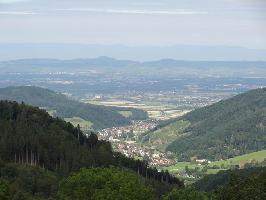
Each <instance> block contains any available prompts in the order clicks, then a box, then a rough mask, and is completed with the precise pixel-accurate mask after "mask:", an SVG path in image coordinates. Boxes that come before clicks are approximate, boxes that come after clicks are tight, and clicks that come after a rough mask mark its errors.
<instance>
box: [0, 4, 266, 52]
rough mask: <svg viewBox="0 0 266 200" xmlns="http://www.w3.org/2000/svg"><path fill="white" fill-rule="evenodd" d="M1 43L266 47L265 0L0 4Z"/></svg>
mask: <svg viewBox="0 0 266 200" xmlns="http://www.w3.org/2000/svg"><path fill="white" fill-rule="evenodd" d="M0 43H78V44H107V45H110V44H122V45H129V46H139V45H152V46H158V45H159V46H171V45H177V44H187V45H213V46H216V45H224V46H241V47H247V48H251V49H266V1H265V0H0Z"/></svg>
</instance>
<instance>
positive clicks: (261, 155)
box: [211, 150, 266, 166]
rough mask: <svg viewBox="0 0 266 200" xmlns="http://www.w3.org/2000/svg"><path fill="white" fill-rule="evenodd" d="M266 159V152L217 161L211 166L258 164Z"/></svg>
mask: <svg viewBox="0 0 266 200" xmlns="http://www.w3.org/2000/svg"><path fill="white" fill-rule="evenodd" d="M264 159H266V150H262V151H257V152H254V153H249V154H244V155H242V156H236V157H234V158H230V159H227V160H221V161H215V162H213V163H211V166H213V165H218V166H220V165H222V164H223V165H225V166H230V165H238V164H245V163H250V162H251V161H252V160H255V161H257V162H262V161H263V160H264Z"/></svg>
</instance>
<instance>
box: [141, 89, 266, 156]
mask: <svg viewBox="0 0 266 200" xmlns="http://www.w3.org/2000/svg"><path fill="white" fill-rule="evenodd" d="M180 120H182V121H184V122H187V124H189V126H188V127H185V128H184V129H183V130H182V129H181V128H179V130H173V129H171V130H170V131H169V129H168V128H167V127H163V129H164V130H166V131H165V132H164V133H163V134H161V137H166V136H167V135H169V134H171V135H173V132H174V133H175V134H176V138H175V140H174V141H170V142H171V143H170V144H169V145H168V146H167V148H166V151H172V152H175V153H176V154H177V156H178V157H179V158H180V159H182V160H190V159H191V158H192V157H198V158H207V159H212V160H218V159H225V158H230V157H233V156H237V155H242V154H245V153H249V152H254V151H259V150H262V149H265V148H266V89H257V90H252V91H249V92H247V93H244V94H240V95H238V96H235V97H233V98H231V99H228V100H223V101H220V102H218V103H216V104H213V105H211V106H208V107H205V108H201V109H197V110H195V111H192V112H190V113H188V114H186V115H185V116H183V117H181V118H180V119H179V121H180ZM173 123H174V124H177V123H179V122H178V121H177V122H173ZM168 126H172V127H175V126H173V124H170V125H168ZM180 130H181V131H180ZM156 133H158V130H157V132H152V133H150V134H149V135H148V136H146V137H149V138H152V135H153V134H156ZM146 141H147V139H146ZM168 142H169V141H168Z"/></svg>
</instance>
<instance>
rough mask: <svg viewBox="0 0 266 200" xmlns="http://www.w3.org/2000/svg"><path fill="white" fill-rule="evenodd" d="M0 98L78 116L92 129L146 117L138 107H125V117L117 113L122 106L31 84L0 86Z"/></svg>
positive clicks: (123, 123) (118, 124)
mask: <svg viewBox="0 0 266 200" xmlns="http://www.w3.org/2000/svg"><path fill="white" fill-rule="evenodd" d="M0 100H12V101H17V102H24V103H26V104H30V105H33V106H38V107H44V108H46V109H47V110H52V111H53V114H55V116H58V117H61V118H73V117H79V118H81V119H83V120H84V121H88V122H89V123H91V124H92V128H94V129H103V128H108V127H113V126H122V125H127V124H130V123H131V120H132V119H135V120H141V119H146V118H147V114H146V112H144V111H142V110H139V109H133V108H127V111H131V113H132V115H131V116H130V117H125V116H123V115H121V114H120V113H119V112H121V111H124V110H125V109H124V108H116V107H105V106H98V105H92V104H85V103H81V102H78V101H74V100H71V99H69V98H67V97H66V96H65V95H62V94H59V93H55V92H53V91H51V90H48V89H44V88H39V87H31V86H22V87H7V88H0Z"/></svg>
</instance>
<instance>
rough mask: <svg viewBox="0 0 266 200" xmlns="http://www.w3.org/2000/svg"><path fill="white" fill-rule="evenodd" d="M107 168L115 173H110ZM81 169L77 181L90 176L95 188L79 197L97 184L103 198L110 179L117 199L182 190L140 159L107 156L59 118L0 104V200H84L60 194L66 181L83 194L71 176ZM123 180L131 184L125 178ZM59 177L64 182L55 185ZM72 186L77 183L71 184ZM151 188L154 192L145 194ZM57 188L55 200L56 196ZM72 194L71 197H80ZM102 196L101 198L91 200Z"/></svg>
mask: <svg viewBox="0 0 266 200" xmlns="http://www.w3.org/2000/svg"><path fill="white" fill-rule="evenodd" d="M112 167H115V168H116V169H113V170H112ZM81 168H89V169H88V171H87V170H82V171H81V175H80V176H81V178H82V177H84V176H83V173H82V172H84V175H86V176H90V174H91V173H93V174H94V175H93V176H94V177H92V179H93V181H95V184H93V185H90V186H91V190H89V191H88V193H86V194H83V195H88V196H90V195H91V194H93V191H92V190H95V191H94V192H96V191H97V190H99V189H100V188H101V187H102V186H103V185H102V184H101V183H102V182H103V183H105V184H106V185H105V189H104V191H105V192H106V193H105V195H107V196H108V194H109V189H112V187H113V186H110V183H111V182H112V181H113V182H112V183H113V184H115V185H114V187H116V186H117V187H116V188H118V191H116V190H114V191H115V192H116V193H115V194H114V195H118V193H119V192H120V194H121V195H122V196H123V195H127V194H128V193H130V194H131V195H134V194H135V195H138V191H139V192H142V194H146V195H148V196H157V197H160V196H161V195H162V194H164V193H165V192H168V191H169V190H170V189H172V188H173V187H181V186H182V182H180V181H179V180H178V179H177V178H175V177H173V176H171V175H170V174H169V173H168V172H163V171H162V172H158V171H157V170H156V169H155V168H149V167H148V165H147V163H146V162H144V161H139V160H134V159H130V158H126V157H125V156H123V155H122V154H120V153H115V152H113V151H112V148H111V144H110V143H109V142H107V141H102V140H98V138H97V136H96V135H95V134H93V133H91V134H90V135H89V136H88V135H85V134H83V132H82V131H81V130H79V128H75V127H73V125H71V124H70V123H67V122H65V121H63V120H61V119H59V118H53V117H51V116H50V115H49V114H48V113H47V112H44V111H43V110H40V109H39V108H37V107H32V106H28V105H25V104H18V103H16V102H9V101H0V199H1V200H2V199H3V200H5V199H7V200H18V199H19V200H31V199H32V200H33V199H34V200H36V199H38V200H40V199H50V198H51V199H60V198H61V197H62V199H64V200H65V199H84V200H85V199H90V198H89V197H88V198H86V197H84V198H77V196H75V197H73V198H72V196H69V195H71V194H72V193H66V190H65V189H64V188H68V186H67V184H68V183H69V184H70V182H69V180H71V181H73V182H72V183H73V184H74V185H75V186H76V187H77V189H78V191H83V189H84V187H83V185H82V184H83V183H86V184H88V180H87V182H84V181H85V180H79V179H76V178H75V177H80V176H78V175H77V176H75V175H74V173H79V171H80V170H81ZM94 168H95V170H93V169H94ZM103 168H107V169H105V170H104V169H103ZM127 171H128V173H127ZM95 173H96V174H98V175H96V174H95ZM108 173H112V174H116V175H115V176H116V177H111V176H110V175H108ZM70 174H71V175H73V176H72V177H73V179H72V178H68V176H69V175H70ZM118 177H120V178H118ZM123 177H124V178H123ZM106 178H107V179H108V181H111V182H108V181H107V180H106ZM128 178H129V179H131V180H127V179H128ZM63 179H65V184H63V185H62V184H59V183H60V181H61V180H63ZM91 181H92V180H91ZM91 181H90V183H92V182H91ZM121 181H122V182H121ZM131 181H133V182H131ZM78 182H79V183H80V184H77V183H78ZM136 182H138V184H141V185H142V186H143V188H145V187H147V190H146V189H144V190H137V188H136V187H135V188H134V189H133V188H132V187H131V186H132V185H136ZM119 183H121V185H119ZM127 183H128V184H129V185H127ZM111 185H112V184H111ZM109 186H110V187H109ZM71 187H72V186H71ZM151 187H152V188H153V189H154V190H150V188H151ZM119 188H122V189H121V190H119ZM130 188H131V189H130ZM88 189H89V188H88ZM113 189H114V188H113ZM59 190H60V194H58V195H59V196H60V198H58V196H57V192H59ZM78 191H76V193H73V195H81V193H79V192H78ZM73 192H74V191H73ZM64 195H66V197H65V196H64ZM106 198H107V197H106V196H104V197H102V198H100V197H99V198H98V197H97V198H96V197H95V198H91V199H93V200H94V199H106ZM132 198H133V196H132ZM132 198H127V199H132ZM107 199H114V198H107ZM118 199H121V198H118ZM133 199H134V198H133Z"/></svg>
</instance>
